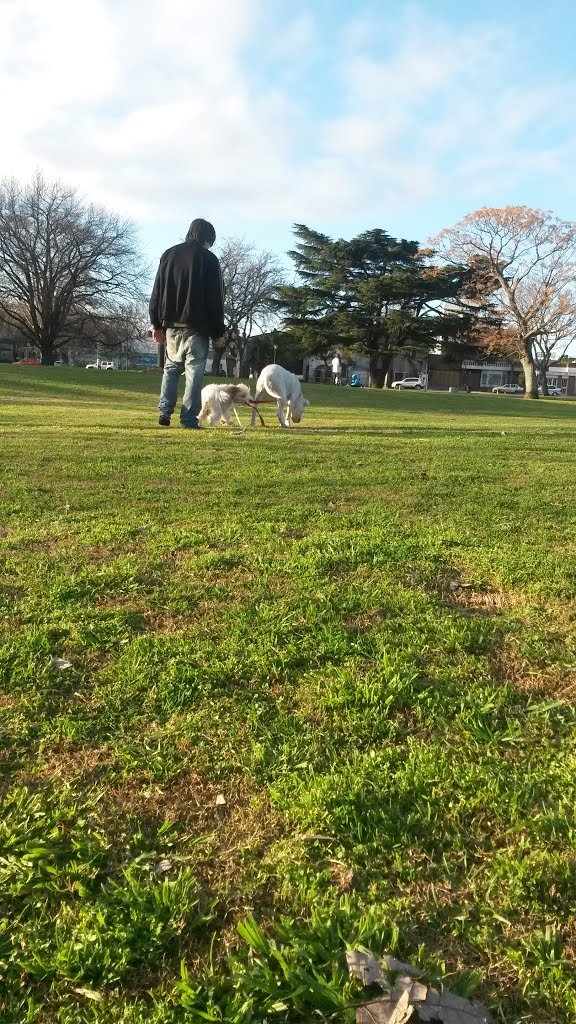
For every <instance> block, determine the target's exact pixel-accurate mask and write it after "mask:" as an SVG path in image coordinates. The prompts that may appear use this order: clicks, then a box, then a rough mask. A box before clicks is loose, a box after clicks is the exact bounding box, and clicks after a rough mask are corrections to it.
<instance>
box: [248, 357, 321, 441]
mask: <svg viewBox="0 0 576 1024" xmlns="http://www.w3.org/2000/svg"><path fill="white" fill-rule="evenodd" d="M266 394H268V395H271V396H272V398H276V399H277V401H278V409H277V416H278V419H279V421H280V426H281V427H289V426H290V421H292V422H293V423H300V420H301V419H302V413H303V412H304V409H305V408H306V406H307V405H310V402H309V401H308V400H307V399H306V398H304V395H303V394H302V389H301V387H300V381H299V380H298V377H297V376H296V375H295V374H294V373H290V371H289V370H285V369H284V367H283V366H278V363H271V364H270V366H265V367H264V369H263V370H262V373H261V374H260V376H259V377H258V380H257V381H256V397H255V398H254V405H253V407H252V426H254V424H255V423H256V414H257V410H256V408H255V406H256V405H257V404H258V402H259V401H260V400H261V396H262V395H266ZM285 409H286V414H285V413H284V410H285Z"/></svg>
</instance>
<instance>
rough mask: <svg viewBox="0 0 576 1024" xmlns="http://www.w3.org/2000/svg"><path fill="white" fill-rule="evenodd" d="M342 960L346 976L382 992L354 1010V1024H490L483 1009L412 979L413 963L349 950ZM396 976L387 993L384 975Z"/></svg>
mask: <svg viewBox="0 0 576 1024" xmlns="http://www.w3.org/2000/svg"><path fill="white" fill-rule="evenodd" d="M346 961H347V963H348V970H349V972H350V974H353V975H355V977H357V978H358V979H359V981H361V982H362V984H363V985H364V986H366V987H368V986H369V985H379V986H380V988H381V989H382V991H383V992H384V993H385V995H384V997H383V998H381V999H375V1000H374V1002H372V1003H366V1004H365V1005H364V1006H361V1007H358V1010H357V1012H356V1022H357V1024H407V1022H408V1021H410V1022H411V1024H416V1022H418V1024H490V1022H491V1017H490V1014H489V1013H488V1010H487V1009H486V1007H484V1006H482V1004H481V1003H478V1002H476V1001H474V1000H471V999H464V997H463V996H457V995H455V994H454V993H453V992H449V991H447V990H445V991H443V992H437V991H436V989H433V988H429V987H428V986H427V985H424V984H423V983H422V982H420V981H415V980H414V979H415V978H418V977H420V976H421V973H422V972H421V971H420V969H419V968H418V967H414V965H413V964H405V963H403V962H402V961H401V960H396V959H395V958H394V957H393V956H389V955H387V954H386V955H385V956H383V957H382V959H380V960H378V959H377V958H376V957H375V956H372V955H371V954H370V953H363V952H361V951H360V950H357V949H354V950H349V951H348V952H347V953H346ZM389 971H391V972H393V973H396V972H397V971H402V973H401V974H397V977H396V983H395V985H394V989H393V991H390V982H389V981H388V972H389Z"/></svg>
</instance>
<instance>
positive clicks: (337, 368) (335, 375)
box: [332, 352, 342, 384]
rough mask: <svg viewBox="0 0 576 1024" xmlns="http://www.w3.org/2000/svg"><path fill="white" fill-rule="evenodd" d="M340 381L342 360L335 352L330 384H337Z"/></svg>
mask: <svg viewBox="0 0 576 1024" xmlns="http://www.w3.org/2000/svg"><path fill="white" fill-rule="evenodd" d="M341 379H342V360H341V359H340V356H339V355H338V353H337V352H336V354H335V356H334V358H333V359H332V383H333V384H339V383H340V381H341Z"/></svg>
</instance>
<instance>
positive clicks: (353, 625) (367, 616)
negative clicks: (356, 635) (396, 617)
mask: <svg viewBox="0 0 576 1024" xmlns="http://www.w3.org/2000/svg"><path fill="white" fill-rule="evenodd" d="M386 618H388V613H387V612H385V611H382V609H381V608H370V609H368V610H367V611H365V612H362V614H361V615H355V616H354V617H353V618H351V619H347V620H346V621H345V623H344V625H345V626H346V628H347V629H359V630H361V631H364V630H368V629H372V628H373V626H375V625H377V623H378V622H382V621H383V619H386Z"/></svg>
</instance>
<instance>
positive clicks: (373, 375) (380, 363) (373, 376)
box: [370, 349, 392, 388]
mask: <svg viewBox="0 0 576 1024" xmlns="http://www.w3.org/2000/svg"><path fill="white" fill-rule="evenodd" d="M391 362H392V353H391V352H382V350H380V349H377V350H376V351H375V352H371V353H370V380H371V382H372V387H373V388H383V387H384V384H385V382H386V376H387V374H388V371H389V369H390V364H391Z"/></svg>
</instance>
